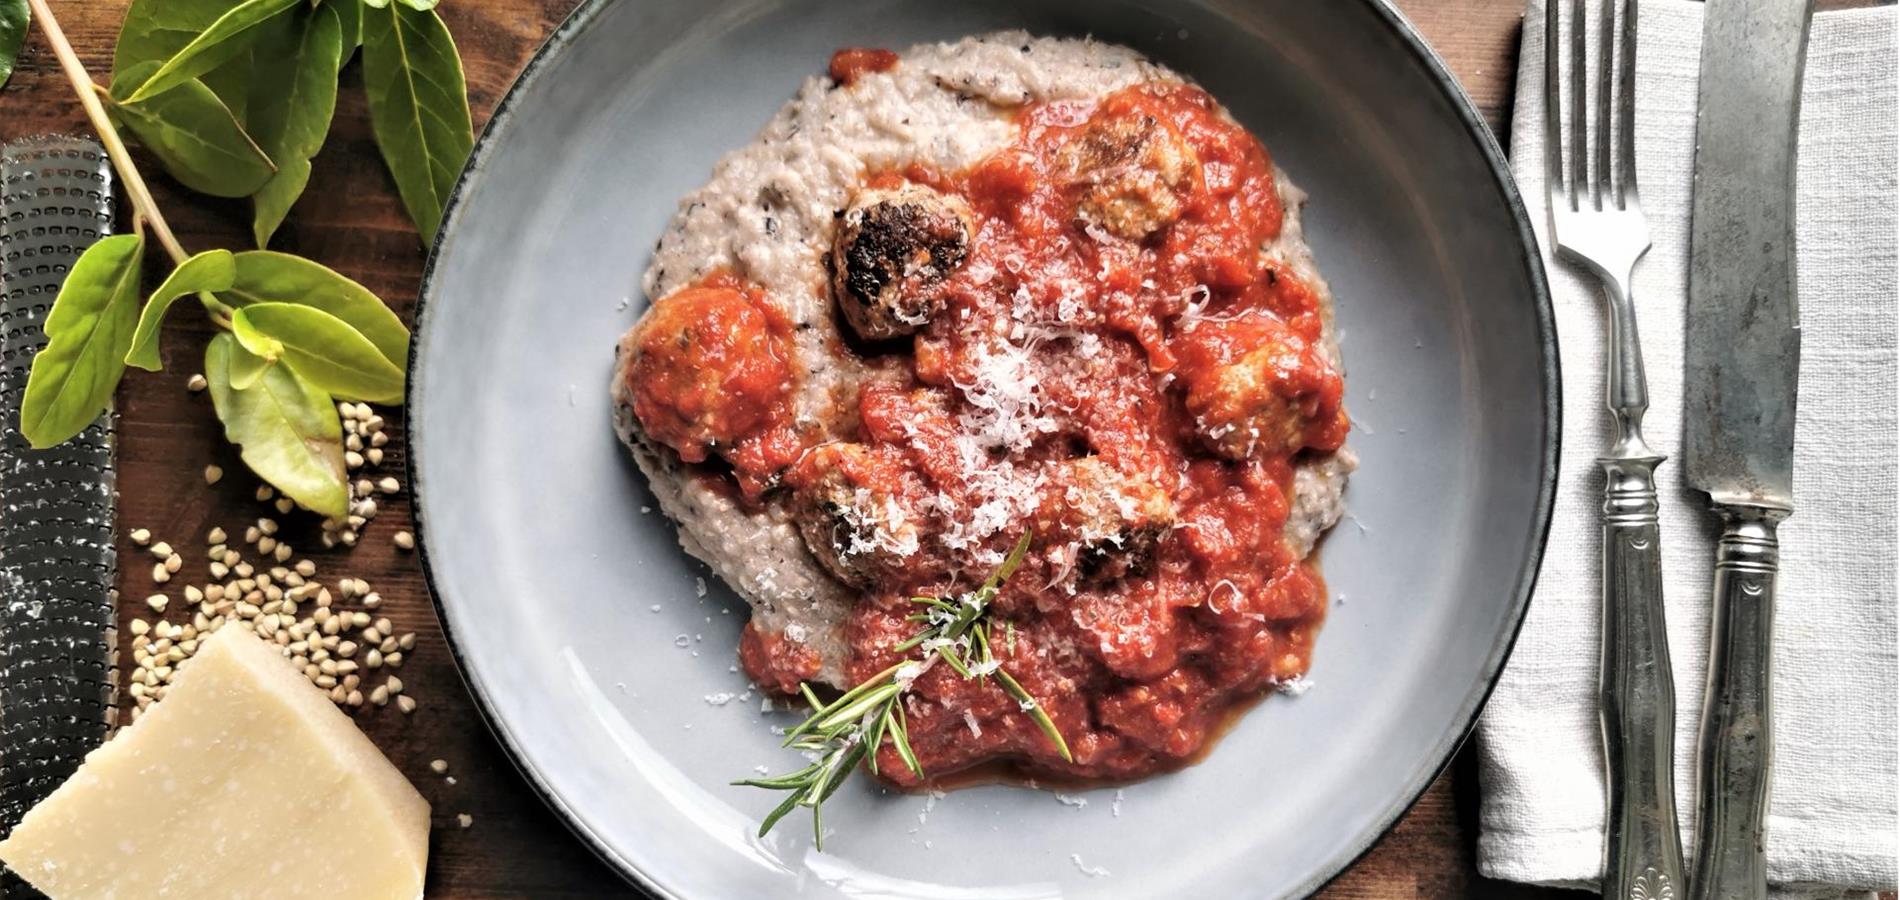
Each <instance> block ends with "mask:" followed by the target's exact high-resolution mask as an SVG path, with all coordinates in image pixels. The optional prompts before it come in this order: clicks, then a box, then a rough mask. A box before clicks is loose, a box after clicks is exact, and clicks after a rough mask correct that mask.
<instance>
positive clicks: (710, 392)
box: [622, 279, 792, 463]
mask: <svg viewBox="0 0 1900 900" xmlns="http://www.w3.org/2000/svg"><path fill="white" fill-rule="evenodd" d="M762 301H763V298H761V297H758V296H755V295H754V294H753V293H751V292H749V291H747V290H745V289H742V288H740V287H737V286H734V285H731V284H727V283H724V282H723V281H721V280H718V279H715V280H713V281H711V282H708V283H705V284H700V285H694V286H692V287H687V288H683V289H681V290H679V291H675V292H674V293H671V294H668V295H666V296H665V297H662V298H660V299H659V301H658V302H656V303H654V304H653V308H652V309H651V310H649V311H648V312H647V314H646V316H645V317H643V318H642V319H641V320H640V323H639V324H638V325H636V326H634V329H633V331H632V332H631V333H629V334H628V335H627V337H626V338H625V339H624V340H623V342H622V346H623V348H624V352H627V353H631V354H632V360H631V362H630V363H629V364H628V365H627V367H626V375H625V377H626V379H627V383H628V387H630V388H631V391H630V392H629V393H631V394H632V397H633V411H634V415H635V416H637V417H638V418H639V420H640V425H641V427H642V428H643V429H645V431H646V433H647V435H648V436H650V437H652V438H653V439H654V440H657V441H659V442H660V443H662V444H665V445H667V446H668V447H671V448H673V449H674V450H675V451H676V452H678V453H679V456H680V459H682V460H685V461H686V462H689V463H696V462H703V461H704V460H705V459H706V457H707V455H708V454H709V453H710V452H712V451H714V450H721V449H725V448H728V447H730V446H731V445H732V444H733V443H735V442H737V441H738V440H739V439H741V438H744V437H746V436H748V435H751V434H753V433H754V432H756V431H758V430H759V429H760V428H763V427H765V426H766V425H768V424H769V423H770V421H771V419H772V416H773V415H774V414H775V413H776V412H778V411H779V408H780V405H781V399H782V398H783V397H784V395H785V392H786V389H787V387H788V386H789V385H790V384H791V381H792V373H791V366H790V364H789V363H788V362H787V361H786V354H785V350H784V347H783V346H782V344H783V340H784V338H783V336H782V335H781V334H780V333H779V332H777V331H776V330H775V329H774V328H773V327H772V323H771V320H770V319H769V318H768V317H767V315H766V313H765V311H764V310H763V309H762V308H761V303H762Z"/></svg>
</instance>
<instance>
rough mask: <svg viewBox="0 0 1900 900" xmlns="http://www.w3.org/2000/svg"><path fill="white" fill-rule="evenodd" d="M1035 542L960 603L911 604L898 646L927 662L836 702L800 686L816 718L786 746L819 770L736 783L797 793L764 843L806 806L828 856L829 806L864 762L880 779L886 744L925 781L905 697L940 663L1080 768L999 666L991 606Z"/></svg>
mask: <svg viewBox="0 0 1900 900" xmlns="http://www.w3.org/2000/svg"><path fill="white" fill-rule="evenodd" d="M1029 538H1030V536H1029V535H1028V534H1024V535H1023V536H1022V538H1021V539H1019V540H1018V541H1017V542H1016V546H1015V548H1014V549H1012V550H1011V551H1010V553H1009V556H1008V557H1006V558H1005V559H1004V560H1003V564H1002V565H1001V566H999V567H997V569H996V571H995V572H992V573H991V574H990V577H989V578H987V579H985V580H984V582H983V584H982V585H981V586H980V587H978V588H977V589H976V590H974V591H971V592H969V593H967V594H961V595H957V596H953V597H912V598H911V602H913V603H915V604H917V605H918V606H919V607H921V608H920V609H919V610H918V611H917V612H914V613H911V614H910V615H909V616H908V617H907V618H908V619H909V620H910V621H912V622H916V623H918V624H919V625H920V626H922V627H921V628H920V630H919V631H918V632H917V633H916V634H914V635H912V636H911V638H910V639H909V640H907V641H905V642H904V643H902V644H900V645H898V648H897V649H898V652H900V653H909V652H911V651H916V650H921V651H923V655H922V656H921V658H918V659H911V660H906V661H904V662H901V663H898V664H896V665H893V666H891V667H889V668H887V669H885V670H884V671H882V672H879V673H877V674H876V675H873V676H871V677H870V678H869V679H866V680H865V681H864V682H863V683H862V684H859V685H858V686H856V687H854V688H852V689H850V690H848V691H845V692H844V693H843V694H842V695H840V696H839V697H838V698H837V699H835V700H833V701H831V702H830V703H826V702H824V701H823V700H820V699H819V698H818V695H817V694H816V693H814V692H813V691H812V689H811V686H810V685H805V684H801V685H799V686H798V689H799V692H800V693H802V694H803V695H804V697H805V702H806V703H808V704H810V705H811V709H812V713H811V716H810V717H808V718H806V719H805V721H803V722H801V723H799V725H798V727H796V728H793V729H792V730H791V731H788V732H786V734H785V743H784V746H785V747H788V748H791V749H793V750H798V751H800V752H802V753H805V754H807V755H809V756H810V757H811V758H812V763H811V764H810V765H808V766H806V767H804V768H802V769H799V770H797V771H795V772H788V773H786V774H784V775H778V776H774V777H771V778H748V779H745V780H743V781H735V782H733V783H734V784H735V785H745V786H747V787H756V788H765V789H766V790H772V791H788V792H789V793H788V794H787V796H786V797H785V801H784V802H782V803H780V804H779V805H778V807H777V808H776V809H773V810H772V811H771V812H770V813H768V814H767V815H766V817H765V820H764V821H763V822H761V823H760V824H759V836H760V837H764V836H765V834H766V833H767V832H769V831H771V830H772V827H773V826H775V825H777V824H778V823H779V820H780V819H783V818H785V816H787V815H789V814H790V813H791V812H792V811H793V810H795V809H797V808H799V807H801V806H802V807H805V808H807V809H810V810H811V829H812V843H813V844H814V845H816V846H817V847H818V848H819V849H821V850H822V849H824V845H825V837H824V820H823V815H822V813H821V809H822V808H823V806H824V802H825V801H826V800H827V799H829V798H830V797H831V795H832V794H834V793H836V792H837V790H838V788H839V786H841V785H843V784H844V780H845V778H847V777H848V776H850V774H851V772H852V771H853V770H855V769H856V768H857V767H858V765H859V764H860V763H864V762H867V761H868V763H869V765H870V768H871V772H872V773H873V774H876V773H877V770H878V768H877V767H878V762H877V750H878V748H880V747H882V746H883V745H884V742H885V741H886V740H889V741H890V743H891V747H892V748H893V749H895V750H896V751H897V756H898V758H899V759H901V760H903V763H904V767H905V768H907V769H909V770H910V771H911V774H913V775H916V776H917V777H918V778H922V777H924V769H923V766H922V765H921V764H920V763H919V762H918V761H917V754H916V753H915V752H913V751H912V750H911V746H910V723H909V720H908V718H907V716H906V714H905V712H904V695H905V694H906V693H908V692H909V691H910V686H911V684H912V683H913V682H915V681H916V680H917V678H918V677H919V676H921V675H923V673H924V672H926V671H928V670H929V668H930V667H931V666H932V665H934V664H935V663H936V662H937V661H939V660H941V661H942V662H943V663H944V664H945V665H947V666H949V667H950V668H951V669H953V670H955V671H956V673H957V674H958V675H961V676H963V677H964V678H987V679H991V680H992V681H994V682H995V683H996V685H997V686H998V687H1001V688H1002V689H1003V691H1004V692H1005V693H1007V694H1009V695H1010V696H1011V697H1012V698H1014V699H1015V700H1016V702H1017V703H1018V704H1019V705H1021V707H1022V709H1023V712H1025V713H1027V714H1028V715H1029V717H1030V718H1031V719H1033V720H1034V721H1035V723H1036V727H1038V728H1040V729H1041V730H1042V733H1043V734H1045V735H1047V736H1048V737H1049V740H1050V741H1051V742H1052V743H1054V744H1055V745H1056V749H1057V750H1058V751H1059V752H1061V754H1062V758H1063V759H1065V760H1068V761H1071V762H1073V761H1074V757H1073V756H1072V755H1070V753H1069V744H1068V742H1067V741H1064V740H1063V739H1062V732H1060V731H1059V730H1057V729H1056V723H1055V721H1054V720H1052V719H1050V718H1049V714H1048V713H1047V712H1046V711H1044V710H1043V708H1042V704H1040V703H1038V702H1036V698H1034V697H1032V696H1030V694H1029V691H1027V690H1025V689H1024V688H1023V686H1022V684H1021V683H1020V682H1018V681H1017V680H1016V679H1015V678H1014V677H1012V676H1011V675H1010V674H1009V673H1008V672H1006V671H1003V667H1002V663H1001V662H1000V661H999V660H997V658H996V655H995V653H994V652H993V649H992V645H991V639H990V626H989V621H988V616H989V611H990V603H991V601H993V600H995V599H996V595H997V594H998V593H999V592H1000V591H1001V590H1002V588H1003V583H1004V582H1005V581H1007V580H1009V576H1010V575H1012V574H1014V573H1015V571H1016V570H1017V568H1019V567H1021V566H1022V564H1023V557H1024V556H1025V555H1027V554H1028V552H1029ZM1004 640H1005V641H1006V642H1010V643H1013V642H1014V640H1015V631H1014V630H1013V629H1006V631H1005V637H1004Z"/></svg>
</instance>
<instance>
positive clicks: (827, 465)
mask: <svg viewBox="0 0 1900 900" xmlns="http://www.w3.org/2000/svg"><path fill="white" fill-rule="evenodd" d="M788 480H789V481H790V482H791V484H792V516H793V518H794V519H795V520H796V521H797V523H798V531H799V534H800V535H801V536H802V537H804V539H805V546H806V547H807V548H809V549H810V550H811V554H812V556H813V557H815V558H816V559H817V560H818V562H819V563H820V564H822V565H823V566H824V567H825V568H826V569H827V570H829V571H830V572H831V574H833V575H835V576H837V578H838V580H840V581H843V582H845V583H846V584H850V585H853V586H856V587H860V588H869V587H873V586H875V585H876V584H877V582H878V581H879V580H880V579H881V578H883V577H885V576H888V575H891V574H894V573H898V572H906V573H908V572H910V571H911V570H913V569H915V568H916V566H915V564H914V559H913V558H914V557H916V556H917V549H918V546H919V541H920V539H921V537H922V528H923V524H924V515H923V513H922V512H921V510H920V509H919V505H920V504H919V503H918V500H917V498H919V497H921V496H922V495H923V489H922V485H921V483H920V482H919V481H918V480H917V476H916V475H915V474H913V473H911V472H910V471H909V469H908V468H907V467H906V466H905V465H904V462H903V460H902V458H901V457H900V456H899V455H898V454H897V452H896V451H894V450H891V449H890V448H884V447H879V448H872V447H867V446H865V445H863V444H851V443H834V444H825V445H823V446H820V447H817V448H814V449H813V450H812V451H811V452H810V453H808V454H806V455H805V458H804V459H803V460H800V461H799V463H798V465H797V466H796V467H794V469H793V470H792V474H791V476H790V478H789V479H788Z"/></svg>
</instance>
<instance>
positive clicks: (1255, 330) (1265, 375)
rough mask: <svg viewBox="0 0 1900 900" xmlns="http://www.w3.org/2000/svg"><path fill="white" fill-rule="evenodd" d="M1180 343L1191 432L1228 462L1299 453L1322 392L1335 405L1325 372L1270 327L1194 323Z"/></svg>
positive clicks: (1298, 344)
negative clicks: (1193, 430) (1264, 454)
mask: <svg viewBox="0 0 1900 900" xmlns="http://www.w3.org/2000/svg"><path fill="white" fill-rule="evenodd" d="M1182 337H1183V340H1182V341H1181V342H1180V344H1179V346H1180V348H1181V355H1182V359H1183V362H1184V365H1183V366H1182V368H1181V371H1180V374H1181V383H1182V385H1183V386H1184V387H1185V388H1186V398H1185V399H1186V403H1187V409H1188V412H1189V413H1192V414H1193V416H1194V428H1195V431H1196V432H1198V433H1199V434H1200V436H1201V439H1202V440H1203V441H1205V442H1206V443H1207V445H1208V447H1209V448H1210V449H1212V450H1213V451H1214V452H1215V453H1217V454H1219V455H1221V456H1224V457H1226V458H1228V459H1235V460H1239V459H1246V458H1247V457H1249V456H1252V455H1254V454H1256V453H1267V454H1273V453H1291V452H1294V451H1297V450H1299V449H1300V448H1301V447H1303V446H1305V444H1306V433H1307V429H1308V428H1309V427H1311V426H1312V424H1313V422H1314V421H1315V419H1316V417H1317V416H1318V415H1320V408H1321V406H1322V405H1324V404H1323V402H1322V401H1323V400H1324V399H1325V397H1326V396H1327V395H1328V389H1329V387H1330V388H1331V396H1333V397H1335V398H1336V397H1337V387H1336V383H1337V381H1338V376H1337V375H1336V374H1334V371H1333V369H1332V367H1331V366H1330V365H1328V364H1327V363H1326V361H1325V360H1324V359H1322V358H1320V357H1319V356H1318V354H1317V351H1316V349H1315V348H1314V347H1313V345H1311V344H1309V343H1307V342H1306V341H1304V340H1302V339H1301V338H1300V337H1299V336H1298V335H1295V334H1293V333H1292V332H1291V331H1289V330H1288V329H1287V328H1286V327H1285V326H1284V325H1282V324H1280V323H1278V322H1277V321H1275V320H1272V319H1267V318H1260V317H1242V318H1237V319H1233V320H1227V321H1218V322H1216V321H1204V322H1196V323H1194V324H1193V325H1191V326H1190V327H1188V328H1187V329H1185V330H1184V331H1183V332H1182ZM1335 405H1336V403H1335Z"/></svg>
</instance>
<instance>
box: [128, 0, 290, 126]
mask: <svg viewBox="0 0 1900 900" xmlns="http://www.w3.org/2000/svg"><path fill="white" fill-rule="evenodd" d="M300 2H302V0H244V2H243V3H240V4H238V5H236V6H234V7H231V9H230V10H229V11H227V12H225V14H224V15H222V16H219V17H218V19H217V21H215V22H212V23H211V25H210V27H208V28H206V29H205V30H204V31H202V32H200V33H199V34H198V36H197V37H195V38H192V40H191V43H189V44H186V45H185V46H184V47H182V48H180V49H179V51H178V52H177V53H174V54H172V57H171V58H170V59H167V60H165V62H164V64H162V65H160V66H159V67H158V71H156V72H153V73H152V74H151V76H150V77H149V78H147V79H146V81H145V82H144V84H143V85H142V86H140V87H139V89H138V90H136V91H133V92H132V96H130V97H128V98H126V99H127V100H128V102H134V103H136V102H138V101H140V100H144V99H146V98H149V97H155V96H157V95H159V94H162V93H164V92H166V91H169V90H171V89H172V88H174V87H177V86H178V85H181V84H184V83H185V82H187V81H191V80H193V79H195V78H197V77H198V76H200V75H203V74H205V73H206V72H209V71H211V70H212V69H215V68H217V67H218V66H220V65H222V64H224V63H225V62H227V61H228V60H230V59H231V57H232V56H234V55H235V54H236V53H238V52H240V51H242V50H243V48H244V46H245V45H246V44H247V43H248V42H249V41H250V40H252V39H254V38H256V37H257V35H258V28H259V26H261V25H263V24H264V23H265V22H268V21H269V20H270V19H271V18H272V17H273V16H276V15H277V14H278V13H281V12H284V11H285V10H288V9H290V8H291V7H293V6H296V5H297V4H298V3H300Z"/></svg>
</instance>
